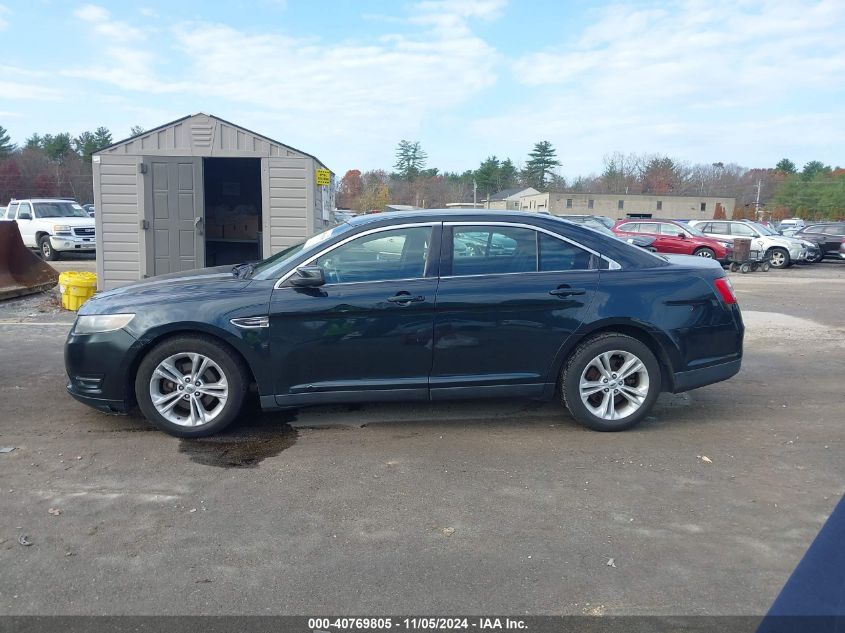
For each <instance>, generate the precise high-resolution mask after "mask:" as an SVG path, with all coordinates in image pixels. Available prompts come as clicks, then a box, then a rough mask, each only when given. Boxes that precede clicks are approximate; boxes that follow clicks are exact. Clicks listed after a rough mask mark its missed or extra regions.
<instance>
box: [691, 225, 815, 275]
mask: <svg viewBox="0 0 845 633" xmlns="http://www.w3.org/2000/svg"><path fill="white" fill-rule="evenodd" d="M691 224H692V226H694V227H696V228H697V229H698V230H699V231H701V232H702V233H704V234H705V235H709V236H711V237H714V238H716V239H719V240H729V239H733V238H736V237H747V238H749V239H750V240H751V250H752V251H760V252H761V253H762V254H763V255H764V256H765V257H767V258H768V260H769V262H770V263H771V265H772V268H787V267H788V266H791V265H792V264H794V263H795V262H799V261H805V260H807V254H808V252H809V250H810V248H815V247H814V246H813V245H812V244H811V243H804V242H803V241H802V240H796V239H793V238H791V237H784V236H783V235H778V234H777V233H775V232H774V231H772V230H771V229H767V228H766V227H765V226H763V225H761V224H757V223H755V222H749V221H747V220H696V221H694V222H691Z"/></svg>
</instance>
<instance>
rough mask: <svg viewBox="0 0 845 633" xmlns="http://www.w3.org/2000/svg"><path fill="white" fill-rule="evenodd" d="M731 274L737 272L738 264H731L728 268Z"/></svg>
mask: <svg viewBox="0 0 845 633" xmlns="http://www.w3.org/2000/svg"><path fill="white" fill-rule="evenodd" d="M728 268H729V269H730V271H731V272H732V273H735V272H736V271H738V270H739V264H737V263H736V262H731V265H730V266H729V267H728Z"/></svg>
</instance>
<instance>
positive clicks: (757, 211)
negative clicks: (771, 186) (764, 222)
mask: <svg viewBox="0 0 845 633" xmlns="http://www.w3.org/2000/svg"><path fill="white" fill-rule="evenodd" d="M762 188H763V179H762V178H758V179H757V201H756V202H755V203H754V215H755V218H754V219H755V220H760V189H762Z"/></svg>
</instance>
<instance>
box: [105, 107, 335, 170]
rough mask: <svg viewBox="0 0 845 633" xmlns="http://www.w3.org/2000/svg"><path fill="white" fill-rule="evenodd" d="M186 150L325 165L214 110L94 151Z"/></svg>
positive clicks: (119, 152)
mask: <svg viewBox="0 0 845 633" xmlns="http://www.w3.org/2000/svg"><path fill="white" fill-rule="evenodd" d="M151 149H152V150H154V151H159V152H160V151H162V150H169V151H172V152H173V153H177V152H178V151H179V150H185V151H189V153H190V154H191V155H206V154H207V155H209V156H213V155H214V153H215V150H218V151H225V150H240V149H245V150H247V151H256V152H262V153H266V154H267V155H268V156H295V155H297V154H299V155H301V156H305V157H308V158H313V159H314V160H315V161H317V163H319V164H320V166H321V167H323V168H325V169H328V167H326V165H325V164H324V163H323V161H321V160H320V159H319V158H317V157H316V156H314V155H313V154H309V153H308V152H303V151H302V150H300V149H296V148H295V147H291V146H290V145H287V144H285V143H282V142H280V141H276V140H274V139H271V138H270V137H269V136H264V135H263V134H259V133H257V132H253V131H252V130H248V129H247V128H245V127H242V126H240V125H236V124H234V123H230V122H229V121H226V120H225V119H221V118H220V117H218V116H214V115H213V114H205V113H203V112H198V113H197V114H192V115H188V116H184V117H182V118H181V119H176V120H175V121H170V122H169V123H165V124H163V125H160V126H158V127H156V128H153V129H152V130H146V131H144V132H142V133H141V134H137V135H135V136H131V137H129V138H126V139H123V140H122V141H117V142H116V143H112V144H111V145H109V146H108V147H104V148H103V149H101V150H99V151H97V152H94V155H98V154H145V153H147V152H148V151H149V150H151Z"/></svg>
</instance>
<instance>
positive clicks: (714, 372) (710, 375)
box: [672, 358, 742, 393]
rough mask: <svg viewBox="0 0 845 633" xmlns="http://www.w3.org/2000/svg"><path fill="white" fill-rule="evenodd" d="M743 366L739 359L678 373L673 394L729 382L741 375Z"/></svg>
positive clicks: (674, 380) (674, 378)
mask: <svg viewBox="0 0 845 633" xmlns="http://www.w3.org/2000/svg"><path fill="white" fill-rule="evenodd" d="M741 365H742V359H741V358H739V359H737V360H732V361H730V362H727V363H721V364H719V365H712V366H710V367H702V368H701V369H693V370H691V371H680V372H676V373H675V375H674V377H673V384H674V389H672V393H681V392H683V391H690V390H691V389H698V388H699V387H704V386H705V385H712V384H713V383H715V382H721V381H723V380H727V379H728V378H730V377H731V376H735V375H736V374H737V373H739V369H740V366H741Z"/></svg>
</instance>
